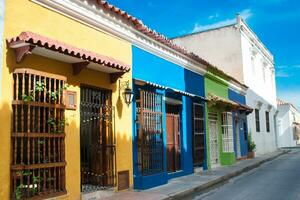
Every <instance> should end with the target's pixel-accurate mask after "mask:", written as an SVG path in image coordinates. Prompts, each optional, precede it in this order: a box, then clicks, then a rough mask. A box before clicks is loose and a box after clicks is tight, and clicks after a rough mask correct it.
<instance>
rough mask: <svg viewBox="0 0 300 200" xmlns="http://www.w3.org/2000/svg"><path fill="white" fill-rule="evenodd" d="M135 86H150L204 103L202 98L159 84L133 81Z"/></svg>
mask: <svg viewBox="0 0 300 200" xmlns="http://www.w3.org/2000/svg"><path fill="white" fill-rule="evenodd" d="M135 84H136V85H140V86H145V85H148V86H152V87H155V88H159V89H163V90H166V91H167V92H172V93H176V94H180V95H183V96H187V97H191V98H193V99H199V100H204V101H205V100H206V99H205V98H204V97H202V96H199V95H196V94H192V93H189V92H185V91H182V90H178V89H175V88H171V87H167V86H163V85H159V84H156V83H152V82H150V81H144V80H139V79H135Z"/></svg>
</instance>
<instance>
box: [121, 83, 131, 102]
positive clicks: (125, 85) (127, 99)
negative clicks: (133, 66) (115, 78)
mask: <svg viewBox="0 0 300 200" xmlns="http://www.w3.org/2000/svg"><path fill="white" fill-rule="evenodd" d="M121 90H124V92H123V94H124V99H125V103H126V104H127V105H130V104H131V103H132V99H133V95H134V92H133V91H132V89H131V88H130V87H129V81H124V82H121V80H119V96H120V95H121Z"/></svg>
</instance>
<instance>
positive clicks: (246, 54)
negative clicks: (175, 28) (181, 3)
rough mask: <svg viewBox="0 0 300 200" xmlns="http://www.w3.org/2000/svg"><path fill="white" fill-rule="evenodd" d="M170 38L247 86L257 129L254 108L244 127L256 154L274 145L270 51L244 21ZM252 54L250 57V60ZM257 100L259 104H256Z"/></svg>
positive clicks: (274, 96)
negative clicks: (258, 116)
mask: <svg viewBox="0 0 300 200" xmlns="http://www.w3.org/2000/svg"><path fill="white" fill-rule="evenodd" d="M173 41H174V42H175V43H176V44H178V45H181V46H183V47H185V48H186V49H188V50H189V51H192V52H194V53H196V54H198V55H199V56H200V57H202V58H204V59H205V60H207V61H208V62H210V63H212V64H213V65H216V66H217V67H218V68H220V69H222V70H224V71H225V72H226V73H228V74H230V75H231V76H233V77H235V78H237V79H238V80H239V81H241V82H242V83H244V84H245V85H247V86H248V87H249V89H248V91H247V94H246V103H247V105H249V106H250V107H252V108H254V109H255V108H258V107H259V112H260V125H261V128H260V130H261V131H260V132H259V133H257V132H256V127H255V115H254V112H253V113H252V114H250V115H248V117H247V119H248V129H249V131H250V132H251V134H252V138H253V140H254V142H255V143H256V145H257V154H263V153H268V152H272V151H274V150H275V149H276V148H277V147H276V139H277V133H276V128H275V127H276V124H275V122H276V119H275V120H274V117H276V116H275V113H276V109H277V104H276V83H275V75H274V74H275V69H274V61H273V56H272V54H271V53H270V52H269V51H268V49H267V48H266V47H265V46H264V45H263V44H262V42H261V41H260V40H259V38H258V37H257V36H256V35H255V33H254V32H253V31H252V30H251V29H250V28H249V27H248V26H247V24H246V23H245V22H244V21H243V20H242V19H241V18H240V17H237V22H236V24H233V25H231V26H226V27H221V28H217V29H213V30H208V31H204V32H199V33H195V34H191V35H187V36H183V37H179V38H175V39H173ZM252 58H253V60H252ZM258 103H259V104H261V105H260V106H258ZM266 111H269V112H270V115H269V116H270V132H267V131H266V120H265V112H266Z"/></svg>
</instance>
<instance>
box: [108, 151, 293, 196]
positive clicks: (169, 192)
mask: <svg viewBox="0 0 300 200" xmlns="http://www.w3.org/2000/svg"><path fill="white" fill-rule="evenodd" d="M287 152H289V150H278V151H276V152H273V153H270V154H266V155H262V156H257V157H256V158H254V159H247V160H241V161H238V162H237V164H235V165H233V166H226V167H219V168H215V169H213V170H210V171H203V172H198V173H194V174H191V175H187V176H183V177H179V178H174V179H171V180H169V182H168V184H166V185H162V186H159V187H155V188H151V189H148V190H144V191H124V192H117V193H115V194H114V195H113V196H110V197H107V198H105V199H106V200H113V199H114V200H140V199H142V200H163V199H180V198H181V197H183V196H186V195H189V194H192V193H194V192H200V191H205V190H207V189H209V188H210V187H212V186H216V185H217V184H221V183H223V182H225V181H227V180H229V179H230V178H233V177H235V176H238V175H240V174H242V173H244V172H247V171H249V170H251V169H254V168H256V167H258V166H260V165H261V164H263V163H265V162H267V161H270V160H273V159H275V158H277V157H278V156H281V155H283V154H285V153H287Z"/></svg>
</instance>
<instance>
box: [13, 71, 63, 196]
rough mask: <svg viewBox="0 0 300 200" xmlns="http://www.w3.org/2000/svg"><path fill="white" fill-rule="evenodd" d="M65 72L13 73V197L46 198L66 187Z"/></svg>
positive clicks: (59, 192)
mask: <svg viewBox="0 0 300 200" xmlns="http://www.w3.org/2000/svg"><path fill="white" fill-rule="evenodd" d="M65 81H66V79H65V78H64V77H62V76H57V75H53V74H48V73H43V72H40V71H36V70H31V69H17V70H15V71H14V73H13V89H14V90H13V91H14V93H13V101H12V108H13V118H12V119H13V120H12V132H11V152H12V153H11V186H12V189H11V198H12V199H28V198H32V197H33V198H39V199H41V198H47V197H49V196H52V197H53V196H57V195H61V194H65V193H66V189H65V164H66V163H65V141H64V140H65V131H64V130H65V117H64V116H65V115H64V112H65V106H64V103H63V94H64V92H63V90H64V88H65V87H66V84H65Z"/></svg>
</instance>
